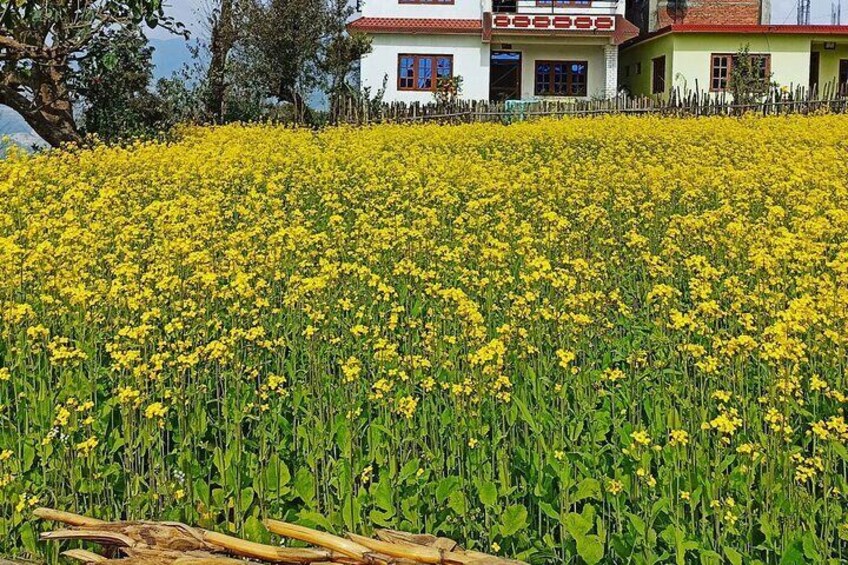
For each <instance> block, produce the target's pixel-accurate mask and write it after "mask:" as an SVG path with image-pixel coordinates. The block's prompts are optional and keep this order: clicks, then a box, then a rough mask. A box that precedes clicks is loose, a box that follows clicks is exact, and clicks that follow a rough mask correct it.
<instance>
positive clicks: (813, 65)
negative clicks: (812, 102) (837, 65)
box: [810, 51, 821, 92]
mask: <svg viewBox="0 0 848 565" xmlns="http://www.w3.org/2000/svg"><path fill="white" fill-rule="evenodd" d="M820 68H821V53H819V52H818V51H813V52H811V53H810V92H813V91H818V90H819V80H820V79H819V69H820Z"/></svg>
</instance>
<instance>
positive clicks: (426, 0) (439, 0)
mask: <svg viewBox="0 0 848 565" xmlns="http://www.w3.org/2000/svg"><path fill="white" fill-rule="evenodd" d="M453 2H454V0H398V4H453Z"/></svg>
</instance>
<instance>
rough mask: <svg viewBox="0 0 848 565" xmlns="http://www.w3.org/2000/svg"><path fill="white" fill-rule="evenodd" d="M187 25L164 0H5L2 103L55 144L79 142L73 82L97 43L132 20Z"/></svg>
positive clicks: (0, 34) (0, 18)
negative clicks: (174, 16) (171, 15)
mask: <svg viewBox="0 0 848 565" xmlns="http://www.w3.org/2000/svg"><path fill="white" fill-rule="evenodd" d="M141 24H146V25H147V26H149V27H151V28H152V27H156V26H163V27H166V28H168V29H171V30H172V31H175V32H181V30H182V26H181V25H180V24H178V23H176V22H174V20H173V19H171V18H168V17H166V16H165V14H164V10H163V7H162V1H161V0H66V1H59V0H15V1H13V2H9V1H6V2H2V4H0V104H3V105H6V106H9V107H10V108H12V109H13V110H15V111H16V112H17V113H19V114H20V115H21V116H22V117H23V118H24V119H25V120H26V121H27V123H28V124H29V125H30V126H31V127H32V129H34V130H35V132H36V133H38V135H40V136H41V137H42V138H43V139H44V140H45V141H46V142H47V143H49V144H50V145H53V146H58V145H61V144H62V143H67V142H79V141H80V140H81V135H80V131H79V128H78V126H77V123H76V121H75V119H74V113H73V96H72V82H73V80H74V75H75V74H76V73H78V72H79V71H78V69H79V64H80V63H81V62H82V61H83V60H84V59H85V57H86V56H87V55H88V51H89V48H90V47H91V45H92V43H93V42H95V41H96V40H98V39H102V38H103V37H104V36H105V35H107V34H108V33H110V31H111V30H114V29H115V28H119V27H125V26H130V25H141Z"/></svg>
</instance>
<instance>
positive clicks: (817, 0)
mask: <svg viewBox="0 0 848 565" xmlns="http://www.w3.org/2000/svg"><path fill="white" fill-rule="evenodd" d="M368 1H371V2H390V1H392V0H368ZM471 1H476V0H471ZM833 1H837V0H833ZM206 2H208V0H170V2H168V4H169V5H168V6H167V8H166V9H167V10H168V12H169V13H170V14H172V15H173V16H174V17H176V18H177V19H179V20H180V21H182V22H183V23H184V24H186V25H187V26H189V27H193V28H194V29H197V25H196V22H197V21H199V19H200V14H199V13H198V12H199V8H201V7H202V6H204V5H205V4H206ZM796 5H797V0H772V23H774V24H794V23H795V21H796V11H795V7H796ZM830 7H831V0H812V23H822V24H829V23H830ZM842 23H843V24H848V0H842ZM156 33H157V34H159V37H161V38H163V39H164V36H163V34H162V32H156Z"/></svg>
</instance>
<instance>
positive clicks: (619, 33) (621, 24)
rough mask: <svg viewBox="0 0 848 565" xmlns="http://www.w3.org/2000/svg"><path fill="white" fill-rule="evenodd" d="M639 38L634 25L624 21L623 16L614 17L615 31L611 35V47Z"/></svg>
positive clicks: (637, 29)
mask: <svg viewBox="0 0 848 565" xmlns="http://www.w3.org/2000/svg"><path fill="white" fill-rule="evenodd" d="M638 36H639V28H638V27H637V26H636V24H634V23H632V22H631V21H630V20H628V19H626V18H625V17H624V16H616V17H615V31H614V32H613V34H612V43H613V45H621V44H622V43H624V42H625V41H629V40H631V39H633V38H635V37H638Z"/></svg>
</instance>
